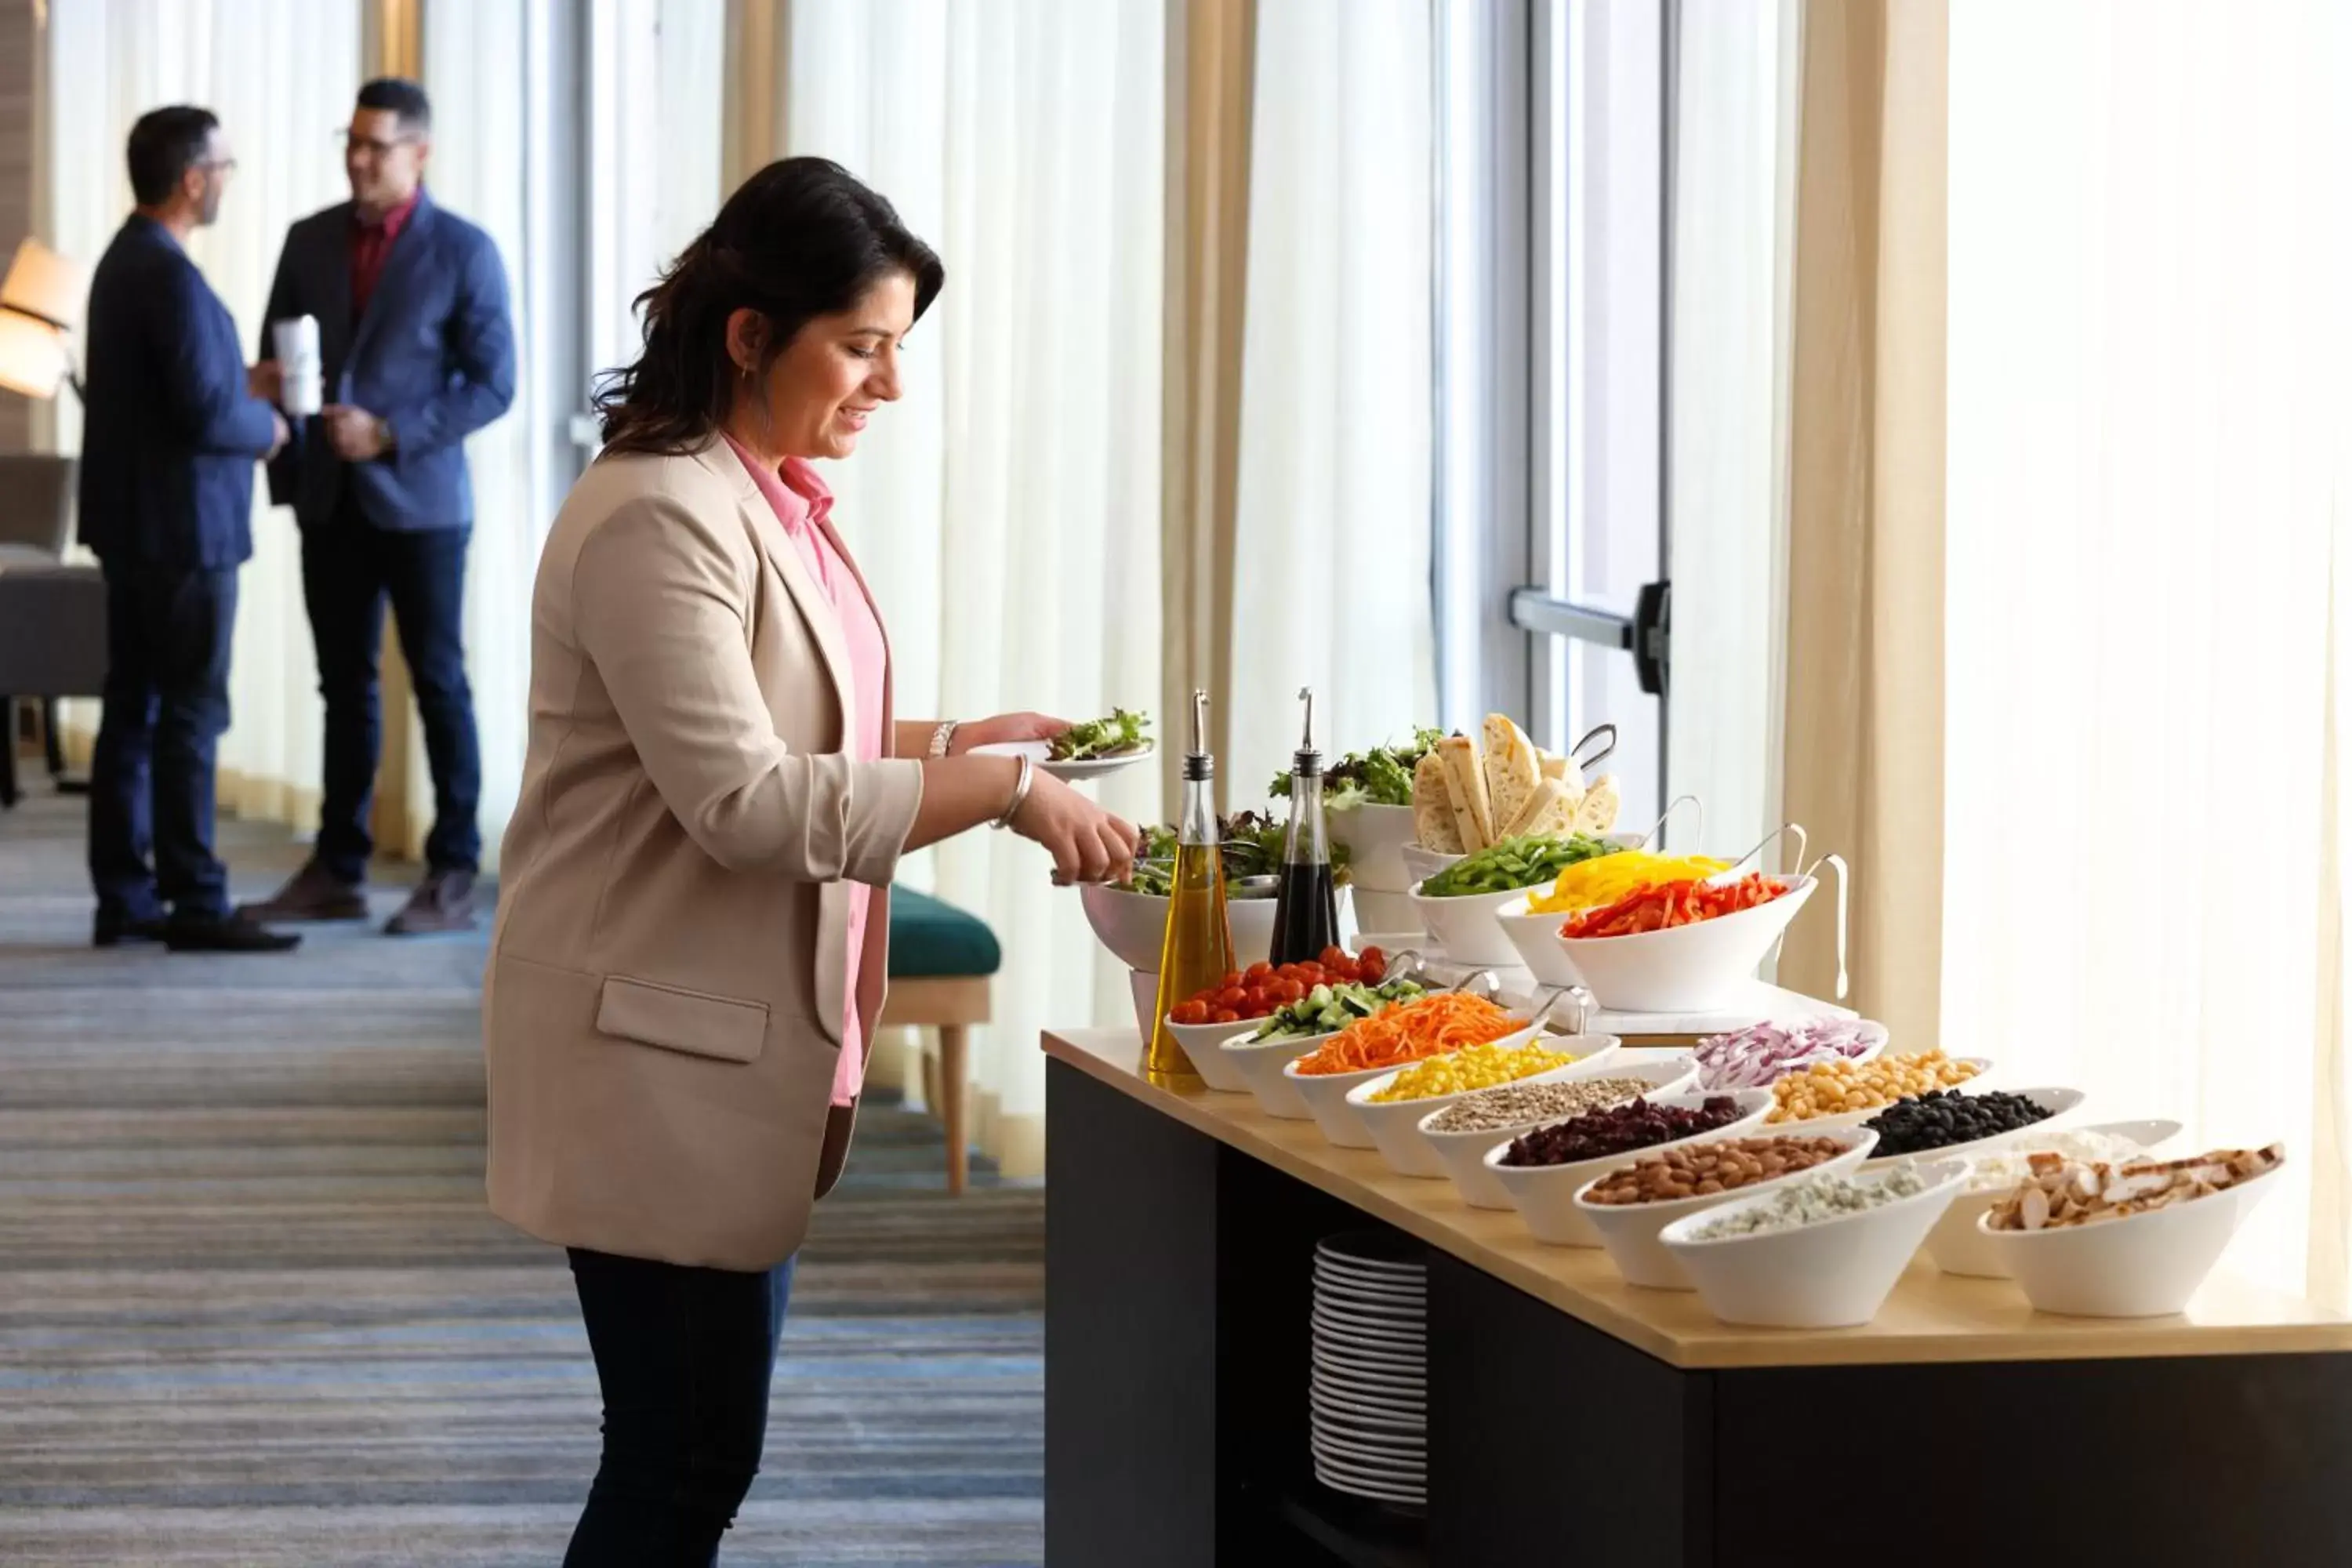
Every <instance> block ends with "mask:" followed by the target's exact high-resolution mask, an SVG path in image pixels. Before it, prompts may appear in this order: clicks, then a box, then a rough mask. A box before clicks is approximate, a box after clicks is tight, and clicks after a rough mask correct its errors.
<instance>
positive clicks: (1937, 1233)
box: [1927, 1120, 2180, 1279]
mask: <svg viewBox="0 0 2352 1568" xmlns="http://www.w3.org/2000/svg"><path fill="white" fill-rule="evenodd" d="M2040 1126H2041V1127H2043V1128H2048V1129H2049V1131H2053V1132H2055V1131H2064V1132H2105V1133H2108V1134H2110V1135H2112V1136H2114V1137H2117V1138H2128V1139H2130V1140H2131V1141H2132V1142H2135V1143H2137V1144H2138V1145H2139V1146H2140V1147H2141V1148H2143V1149H2149V1150H2153V1149H2156V1148H2158V1147H2159V1146H2161V1145H2162V1144H2164V1143H2165V1142H2168V1141H2169V1140H2170V1139H2172V1138H2175V1137H2177V1136H2179V1132H2180V1123H2179V1122H2178V1121H2161V1120H2159V1121H2102V1122H2099V1123H2097V1124H2095V1125H2094V1126H2090V1127H2066V1128H2052V1127H2049V1124H2048V1123H2047V1122H2043V1123H2041V1124H2040ZM2035 1131H2037V1129H2036V1128H2033V1127H2029V1128H2027V1129H2025V1131H2022V1132H2020V1133H2018V1134H2016V1135H2015V1136H2014V1137H2012V1138H2011V1140H2010V1141H2009V1148H2008V1149H2007V1150H2004V1151H2003V1152H2004V1153H2008V1152H2018V1151H2021V1150H2030V1149H2032V1147H2033V1144H2034V1139H2033V1134H2034V1132H2035ZM2010 1187H2011V1183H2008V1182H1994V1183H1990V1184H1988V1183H1987V1182H1986V1181H1985V1179H1984V1173H1983V1172H1982V1171H1981V1170H1979V1171H1975V1172H1972V1173H1970V1174H1969V1188H1968V1191H1966V1192H1964V1193H1962V1194H1960V1195H1959V1196H1958V1197H1957V1198H1955V1199H1953V1200H1952V1206H1951V1207H1950V1208H1948V1209H1946V1210H1945V1211H1944V1217H1943V1218H1941V1219H1939V1220H1937V1222H1936V1228H1935V1229H1933V1230H1931V1231H1929V1232H1928V1233H1927V1256H1928V1257H1930V1258H1934V1259H1935V1260H1936V1267H1937V1268H1940V1269H1942V1270H1943V1271H1944V1272H1945V1273H1947V1274H1964V1275H1967V1276H1969V1278H1971V1279H2008V1278H2009V1265H2008V1264H2007V1263H2006V1262H2004V1261H2003V1260H2002V1259H2001V1258H1999V1257H1998V1256H1996V1255H1995V1253H1994V1251H1993V1247H1992V1245H1991V1244H1990V1242H1988V1241H1986V1240H1985V1239H1984V1237H1982V1236H1981V1235H1980V1234H1979V1232H1978V1230H1977V1216H1978V1215H1981V1214H1984V1213H1985V1212H1987V1211H1988V1210H1990V1208H1991V1207H1992V1205H1994V1204H1995V1203H1996V1202H1998V1201H1999V1200H2000V1198H2001V1196H2002V1195H2003V1194H2006V1193H2007V1192H2008V1191H2009V1189H2010Z"/></svg>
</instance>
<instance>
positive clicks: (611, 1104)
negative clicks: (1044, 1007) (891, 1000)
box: [482, 438, 923, 1269]
mask: <svg viewBox="0 0 2352 1568" xmlns="http://www.w3.org/2000/svg"><path fill="white" fill-rule="evenodd" d="M845 554H846V552H845ZM858 588H859V590H860V591H861V592H863V591H864V588H865V584H864V583H863V581H860V582H859V584H858ZM530 666H531V668H530V750H529V753H528V755H527V756H526V758H525V761H524V763H523V780H522V794H521V797H520V800H519V801H518V802H517V803H516V806H515V812H514V816H513V819H512V821H511V823H510V825H509V827H508V829H507V836H506V842H505V847H504V850H503V852H502V857H501V859H500V862H499V881H500V890H499V912H498V926H497V931H496V933H495V935H494V937H493V939H492V942H491V946H490V963H489V973H488V977H487V979H486V980H485V982H484V987H483V1008H482V1011H483V1031H484V1042H485V1047H486V1050H487V1052H488V1061H489V1100H490V1157H489V1194H490V1207H491V1209H492V1210H493V1211H494V1212H496V1213H497V1214H498V1215H499V1216H500V1217H501V1218H503V1219H506V1220H507V1221H509V1223H511V1224H513V1225H515V1226H520V1228H522V1229H523V1230H526V1231H528V1232H530V1234H531V1235H533V1236H536V1237H541V1239H543V1240H547V1241H551V1242H555V1243H558V1244H561V1245H563V1246H567V1247H593V1248H595V1249H596V1250H598V1251H603V1252H612V1253H618V1254H621V1255H624V1256H626V1257H633V1258H657V1259H661V1260H663V1261H666V1262H671V1263H684V1264H702V1265H709V1266H712V1267H716V1268H740V1269H759V1268H769V1267H771V1266H772V1265H774V1264H776V1263H779V1262H782V1260H783V1259H784V1258H786V1257H787V1256H789V1255H790V1254H791V1253H792V1252H793V1249H794V1248H795V1247H799V1246H800V1243H801V1238H802V1237H803V1235H804V1234H805V1233H806V1231H807V1229H808V1220H809V1208H810V1205H811V1204H812V1203H813V1202H814V1199H815V1198H816V1197H817V1196H818V1195H820V1194H822V1193H823V1192H824V1190H825V1189H827V1188H829V1187H830V1186H831V1185H832V1183H833V1179H834V1177H835V1175H837V1174H838V1173H839V1170H840V1162H841V1159H842V1157H843V1156H844V1155H845V1153H846V1152H847V1148H848V1135H849V1131H850V1124H851V1122H852V1121H854V1118H855V1115H856V1108H855V1107H854V1106H853V1107H850V1108H848V1109H846V1110H840V1111H833V1110H831V1109H830V1105H829V1102H830V1100H831V1099H832V1088H833V1077H834V1065H835V1060H836V1058H837V1057H838V1055H839V1053H840V1050H841V1033H842V1019H843V1010H844V1006H845V1003H846V1002H847V1000H848V998H847V997H846V996H845V991H846V987H847V978H848V967H849V966H848V958H849V953H848V931H849V908H848V907H849V889H848V886H847V884H848V883H849V882H851V881H857V882H865V883H867V884H870V885H871V886H873V887H874V888H876V889H887V886H888V884H889V881H890V876H891V872H892V870H893V869H894V868H896V866H897V864H898V857H899V854H900V851H901V850H902V848H903V847H904V846H905V844H906V839H907V835H908V831H909V829H910V828H911V827H912V826H913V824H914V819H915V813H916V810H917V809H918V807H919V805H921V802H922V790H923V781H922V766H921V764H920V763H917V762H913V761H901V760H886V761H882V762H878V763H856V762H852V761H850V760H849V759H848V757H847V756H846V755H845V749H846V745H847V735H846V731H845V706H846V702H845V693H846V692H847V690H848V687H847V684H846V683H847V679H848V669H849V655H848V649H847V646H846V644H845V640H844V638H843V634H842V631H841V626H840V623H839V622H838V620H837V619H836V618H835V614H834V610H833V606H832V605H831V604H830V603H829V602H828V601H827V600H826V598H825V595H824V591H823V590H822V589H821V588H819V587H818V586H817V584H815V583H814V581H813V580H812V579H811V578H810V576H809V574H808V572H807V570H806V568H805V567H804V566H803V564H802V563H801V560H800V558H799V555H798V553H797V552H795V551H794V550H793V545H792V543H791V542H790V541H789V540H788V539H787V538H786V537H785V536H784V534H783V532H782V530H781V529H780V528H779V527H778V526H777V523H776V519H775V515H774V513H773V512H772V510H770V509H769V507H768V503H767V502H766V500H763V499H762V498H761V495H760V492H759V490H758V489H756V488H755V487H754V486H753V484H752V481H751V474H750V473H749V471H747V470H746V469H745V468H744V467H743V465H742V463H741V462H740V460H739V459H738V458H736V456H735V454H734V451H733V450H732V448H730V447H729V446H728V445H727V443H726V442H725V441H723V440H719V439H715V438H714V439H713V441H712V442H711V443H710V444H709V445H708V446H706V447H703V448H702V449H701V450H699V451H698V452H695V453H693V454H691V455H689V456H686V457H677V458H650V457H642V456H616V457H606V458H601V459H599V460H598V461H597V462H596V463H595V464H594V465H593V467H591V468H589V470H588V472H587V473H586V474H585V475H584V476H583V478H582V479H581V480H580V483H579V484H578V485H576V486H574V487H573V489H572V494H571V497H570V499H569V500H566V501H565V502H564V505H563V510H562V511H561V512H560V513H558V514H557V516H556V520H555V525H554V529H553V531H551V533H550V534H549V536H548V540H547V547H546V550H545V552H543V553H542V554H541V558H540V563H539V580H538V585H537V587H536V588H535V590H534V591H533V594H532V599H531V648H530ZM881 700H882V704H883V710H884V711H883V733H884V735H885V736H886V737H887V735H888V734H889V733H890V715H889V702H890V696H889V689H888V687H887V684H886V685H885V687H884V689H883V691H882V693H881ZM888 931H889V905H888V894H887V890H886V891H882V892H879V893H877V896H876V897H875V899H874V901H873V904H872V908H871V912H870V915H869V918H868V920H867V922H866V943H865V947H864V950H863V954H862V958H861V961H860V966H859V970H858V975H859V983H858V987H857V995H856V1005H857V1009H858V1016H860V1017H861V1018H862V1019H863V1020H864V1021H865V1025H866V1038H868V1039H869V1040H870V1039H871V1038H872V1037H873V1028H874V1024H875V1020H876V1019H877V1017H878V1016H880V1012H881V1006H882V992H883V976H884V972H885V968H886V965H887V942H888Z"/></svg>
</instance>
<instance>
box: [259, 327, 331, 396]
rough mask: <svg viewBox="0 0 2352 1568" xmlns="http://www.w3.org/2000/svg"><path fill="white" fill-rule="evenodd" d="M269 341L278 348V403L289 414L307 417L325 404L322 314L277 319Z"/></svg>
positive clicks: (271, 329) (270, 329)
mask: <svg viewBox="0 0 2352 1568" xmlns="http://www.w3.org/2000/svg"><path fill="white" fill-rule="evenodd" d="M269 336H270V341H271V342H272V343H273V344H275V345H276V347H277V350H278V374H279V376H280V378H281V379H280V383H279V388H278V406H279V407H280V408H283V409H284V410H285V411H286V413H287V416H288V417H289V418H294V419H302V418H307V417H308V416H310V415H313V414H316V413H318V412H319V410H320V408H322V407H324V406H325V405H326V367H325V365H324V363H322V361H321V359H320V352H319V318H318V317H316V316H297V317H295V318H294V319H293V320H291V321H274V322H272V323H271V324H270V328H269Z"/></svg>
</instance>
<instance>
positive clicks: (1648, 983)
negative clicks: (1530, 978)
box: [1496, 877, 1815, 1013]
mask: <svg viewBox="0 0 2352 1568" xmlns="http://www.w3.org/2000/svg"><path fill="white" fill-rule="evenodd" d="M1779 880H1781V881H1784V882H1786V883H1788V884H1789V890H1788V891H1787V892H1785V893H1783V894H1781V895H1780V897H1779V898H1777V899H1774V900H1772V901H1771V902H1770V903H1769V904H1759V905H1757V906H1756V907H1755V908H1754V909H1752V910H1739V911H1738V913H1737V914H1728V915H1717V917H1716V918H1715V919H1713V920H1711V921H1698V922H1697V923H1696V924H1695V925H1686V926H1670V927H1668V928H1667V929H1665V930H1664V931H1637V932H1635V933H1634V934H1633V935H1632V936H1597V937H1565V936H1558V935H1555V936H1554V937H1553V938H1552V941H1553V942H1556V943H1557V944H1558V945H1559V948H1560V950H1561V951H1562V952H1565V953H1566V954H1567V956H1568V962H1569V963H1570V964H1571V965H1573V966H1574V967H1575V969H1576V972H1577V973H1578V975H1579V976H1580V979H1581V981H1582V984H1584V985H1585V987H1586V988H1587V989H1589V990H1590V991H1591V993H1592V994H1593V998H1594V1000H1596V1001H1598V1002H1599V1003H1600V1004H1601V1006H1603V1007H1606V1008H1609V1009H1610V1010H1611V1011H1612V1012H1622V1013H1696V1012H1703V1011H1705V1010H1706V1009H1707V1008H1710V1007H1718V1006H1723V1005H1727V1004H1729V1003H1732V1002H1735V1001H1737V1000H1738V998H1739V996H1740V994H1741V993H1743V992H1744V991H1746V990H1747V989H1748V985H1749V984H1750V983H1751V982H1753V981H1754V979H1755V978H1756V966H1757V965H1758V964H1759V963H1763V962H1764V955H1765V954H1766V953H1768V952H1771V951H1772V944H1773V943H1775V942H1779V941H1780V937H1781V933H1783V932H1784V931H1787V930H1788V929H1789V922H1790V921H1792V920H1795V919H1796V918H1797V911H1798V910H1801V909H1803V908H1804V907H1805V900H1808V899H1810V898H1811V897H1812V896H1813V888H1814V886H1815V883H1814V880H1813V879H1812V878H1811V877H1782V878H1780V879H1779ZM1566 918H1567V917H1566V916H1562V917H1561V919H1562V920H1563V921H1565V920H1566ZM1496 929H1497V930H1498V931H1499V930H1500V929H1501V928H1500V927H1499V926H1497V927H1496ZM1514 951H1516V950H1514Z"/></svg>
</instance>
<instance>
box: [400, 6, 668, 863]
mask: <svg viewBox="0 0 2352 1568" xmlns="http://www.w3.org/2000/svg"><path fill="white" fill-rule="evenodd" d="M423 21H424V26H423V32H424V43H425V58H424V70H423V77H424V86H425V90H426V91H427V92H428V93H430V94H431V95H432V98H433V120H434V124H433V160H432V163H431V164H430V166H429V168H428V171H427V174H426V182H427V184H429V185H430V186H431V188H432V191H433V197H434V200H435V201H436V202H438V203H440V204H441V205H443V206H445V207H446V208H447V209H448V210H449V211H451V212H454V213H457V215H459V216H462V217H464V218H466V219H467V220H468V221H469V222H471V223H474V224H476V225H478V226H480V227H481V228H482V229H483V230H485V231H486V232H487V233H488V235H489V236H490V237H491V239H492V240H494V241H495V242H497V245H498V247H499V258H500V260H502V261H503V262H504V263H505V265H506V273H507V289H508V292H509V306H510V308H511V310H512V311H513V313H514V325H515V353H516V383H515V400H514V405H513V406H512V407H511V408H509V410H508V411H507V413H506V416H505V417H503V418H501V419H499V420H498V421H497V422H495V423H494V424H492V425H490V426H488V427H487V428H485V429H482V430H480V431H478V432H476V433H475V434H474V435H473V436H472V437H469V438H468V439H467V442H466V459H467V465H468V466H469V468H471V470H472V475H473V485H474V531H473V539H472V542H471V544H470V546H469V548H468V551H467V560H466V621H465V632H466V672H467V677H468V679H470V680H471V682H472V684H473V689H474V713H475V721H476V723H477V724H478V726H479V728H480V731H481V746H482V799H481V811H480V821H481V828H482V847H483V854H484V861H485V865H486V867H488V868H495V867H496V865H497V858H498V848H499V839H500V837H503V835H504V834H505V831H506V823H507V818H508V817H509V816H510V815H511V814H512V812H513V810H514V803H515V796H516V794H517V792H518V791H519V790H520V787H521V783H522V758H523V748H524V743H525V742H526V740H527V738H528V736H527V726H528V721H529V717H530V696H529V694H530V592H531V580H532V577H533V576H534V575H535V574H536V573H537V571H538V568H539V549H540V544H541V541H542V540H544V539H545V537H546V534H547V528H548V524H549V523H551V521H554V517H555V512H556V509H557V508H558V507H560V506H561V505H562V502H563V496H564V492H565V491H566V490H567V489H570V487H571V483H572V479H573V478H574V476H575V474H576V472H577V467H578V464H577V458H576V456H575V453H574V451H573V448H572V445H571V439H570V434H569V422H570V416H571V415H572V413H573V411H575V410H576V409H578V408H579V407H581V406H582V405H583V403H584V401H585V399H586V389H585V387H586V362H585V359H584V357H583V354H582V353H581V349H582V343H581V333H580V331H579V330H578V328H579V320H578V317H577V316H576V315H575V314H574V313H572V309H571V306H572V302H573V301H574V300H576V298H577V294H576V289H577V287H578V285H577V279H578V276H579V269H580V261H581V258H580V247H579V245H578V242H577V236H578V233H579V229H578V226H577V216H578V213H579V206H578V196H579V194H578V192H577V190H576V188H575V186H576V184H577V182H578V180H579V178H580V170H581V168H582V165H581V163H579V162H578V161H577V160H576V159H574V158H572V157H571V156H570V155H569V154H570V153H571V151H572V150H573V149H574V148H575V147H576V143H577V139H578V135H579V126H580V123H581V117H580V115H579V113H578V100H577V97H576V95H575V88H576V72H577V70H578V52H577V49H578V34H577V32H576V28H577V26H578V21H577V18H576V16H567V15H566V14H564V13H563V12H562V11H560V10H559V9H558V8H556V7H551V6H545V5H535V4H531V3H530V0H425V8H424V18H423ZM714 90H715V87H714ZM420 739H421V737H420ZM407 763H408V777H409V785H408V795H407V798H408V799H409V801H410V802H411V803H412V804H411V810H410V813H409V818H410V820H409V822H408V825H407V826H408V834H409V840H410V841H409V843H408V845H407V849H408V852H409V854H410V855H412V856H416V855H420V854H421V853H422V851H423V848H424V841H425V833H426V831H427V829H429V828H430V826H432V802H433V794H432V784H431V780H430V777H429V775H428V774H427V773H426V768H425V749H424V747H423V745H422V744H418V745H416V746H415V747H413V748H411V751H410V754H409V756H408V759H407Z"/></svg>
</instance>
